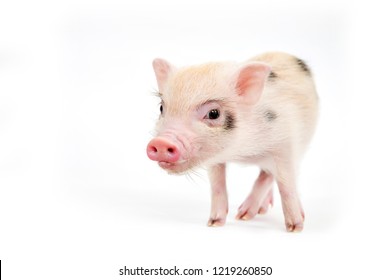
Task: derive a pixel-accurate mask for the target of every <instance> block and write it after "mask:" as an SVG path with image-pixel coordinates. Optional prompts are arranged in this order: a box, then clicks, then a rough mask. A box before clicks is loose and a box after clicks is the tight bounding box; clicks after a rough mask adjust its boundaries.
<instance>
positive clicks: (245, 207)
mask: <svg viewBox="0 0 390 280" xmlns="http://www.w3.org/2000/svg"><path fill="white" fill-rule="evenodd" d="M273 179H274V178H273V176H272V174H270V173H268V172H266V171H263V170H262V171H261V172H260V175H259V177H258V178H257V180H256V181H255V184H254V185H253V188H252V191H251V192H250V194H249V195H248V197H247V198H246V199H245V201H244V202H243V203H242V204H241V206H240V207H239V208H238V213H237V216H236V218H237V219H240V220H249V219H252V218H253V217H255V216H256V214H258V213H259V214H265V213H266V212H267V211H268V207H269V205H273V194H272V182H273Z"/></svg>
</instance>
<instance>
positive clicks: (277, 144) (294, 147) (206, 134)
mask: <svg viewBox="0 0 390 280" xmlns="http://www.w3.org/2000/svg"><path fill="white" fill-rule="evenodd" d="M153 67H154V70H155V73H156V77H157V83H158V87H159V92H160V95H161V98H162V107H163V113H162V115H161V117H160V119H159V121H158V123H157V127H156V130H157V135H156V137H155V138H154V139H152V140H151V141H150V142H149V144H148V146H147V155H148V156H149V158H150V159H151V160H154V161H157V162H158V164H159V165H160V167H161V168H163V169H165V170H167V171H168V172H169V173H176V174H179V173H183V172H188V171H190V170H192V169H193V168H196V167H198V166H205V167H207V168H208V174H209V179H210V185H211V213H210V218H209V221H208V225H209V226H222V225H224V224H225V222H226V216H227V213H228V196H227V191H226V163H227V162H229V161H235V162H243V163H250V164H255V165H258V166H259V167H260V168H261V170H260V173H259V176H258V178H257V180H256V181H255V183H254V185H253V188H252V191H251V193H250V194H249V195H248V197H247V198H246V200H245V201H244V202H243V203H242V205H241V206H240V207H239V209H238V213H237V215H236V218H237V219H241V220H249V219H252V218H253V217H255V216H256V215H257V214H264V213H266V212H267V211H268V209H269V206H272V205H273V192H272V185H273V182H274V181H276V182H277V185H278V188H279V193H280V195H281V199H282V206H283V212H284V216H285V225H286V229H287V230H288V231H291V232H296V231H301V230H302V229H303V222H304V212H303V209H302V206H301V202H300V200H299V196H298V193H297V187H296V175H297V169H298V166H299V161H300V158H301V157H302V154H303V152H304V150H305V148H306V146H307V144H308V143H309V140H310V138H311V135H312V133H313V131H314V127H315V122H316V116H317V96H316V93H315V88H314V84H313V82H312V79H311V77H310V75H309V74H308V73H307V72H306V73H305V71H303V70H302V68H300V67H299V64H297V59H296V58H295V57H293V56H291V55H287V54H283V53H268V54H265V55H262V56H259V57H257V58H254V59H252V60H251V61H248V62H246V63H244V64H242V65H237V64H232V63H210V64H205V65H200V66H193V67H187V68H183V69H176V68H174V67H173V66H172V65H170V64H169V63H168V62H166V61H164V60H161V59H156V60H155V61H154V62H153ZM271 67H272V70H273V71H276V72H275V74H277V79H276V80H272V81H271V80H270V79H269V78H268V75H269V73H270V71H271ZM278 81H281V82H280V83H278ZM212 110H218V112H219V117H218V118H216V119H210V115H209V114H210V112H211V111H212ZM229 118H230V120H232V121H231V122H230V123H229V121H228V120H229Z"/></svg>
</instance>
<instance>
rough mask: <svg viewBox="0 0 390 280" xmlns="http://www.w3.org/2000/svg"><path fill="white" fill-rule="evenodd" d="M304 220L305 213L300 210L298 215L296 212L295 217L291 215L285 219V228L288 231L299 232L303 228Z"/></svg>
mask: <svg viewBox="0 0 390 280" xmlns="http://www.w3.org/2000/svg"><path fill="white" fill-rule="evenodd" d="M304 221H305V214H304V212H303V211H302V210H301V213H300V215H299V214H298V215H297V217H295V219H293V217H291V218H290V219H286V230H287V231H288V232H301V231H302V230H303V223H304Z"/></svg>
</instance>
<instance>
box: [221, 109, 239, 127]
mask: <svg viewBox="0 0 390 280" xmlns="http://www.w3.org/2000/svg"><path fill="white" fill-rule="evenodd" d="M235 123H236V120H235V119H234V117H233V114H232V113H230V112H227V113H226V118H225V123H224V124H223V128H224V129H225V130H232V129H233V128H235V127H236V126H235Z"/></svg>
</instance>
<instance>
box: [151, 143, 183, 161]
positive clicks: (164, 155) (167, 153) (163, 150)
mask: <svg viewBox="0 0 390 280" xmlns="http://www.w3.org/2000/svg"><path fill="white" fill-rule="evenodd" d="M146 152H147V154H148V157H149V158H150V159H151V160H154V161H163V162H170V163H174V162H176V161H178V160H179V158H180V152H179V149H178V148H177V146H176V145H175V144H174V143H172V142H171V141H169V140H168V139H165V138H160V137H157V138H154V139H152V140H151V141H150V142H149V144H148V147H147V148H146Z"/></svg>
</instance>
